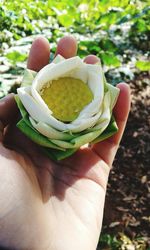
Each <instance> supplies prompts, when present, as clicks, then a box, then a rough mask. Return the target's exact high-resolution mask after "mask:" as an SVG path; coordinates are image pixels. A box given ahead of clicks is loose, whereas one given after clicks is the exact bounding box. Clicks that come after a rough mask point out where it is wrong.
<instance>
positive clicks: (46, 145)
mask: <svg viewBox="0 0 150 250" xmlns="http://www.w3.org/2000/svg"><path fill="white" fill-rule="evenodd" d="M17 92H18V95H16V97H15V99H16V102H17V105H18V108H19V109H20V113H21V116H22V119H21V120H20V121H19V122H18V123H17V127H18V128H19V129H20V130H21V131H22V132H23V133H24V134H25V135H26V136H28V137H29V138H30V139H31V140H32V141H34V142H36V143H37V144H39V145H41V146H42V149H43V151H44V152H45V153H46V154H47V155H48V156H49V157H51V158H52V159H55V160H61V159H64V158H66V157H68V156H70V155H71V154H73V153H74V152H75V151H76V150H78V149H79V148H80V147H81V146H83V145H84V144H87V143H91V144H92V143H97V142H99V141H102V140H104V139H106V138H108V137H110V136H112V135H113V134H114V133H116V131H117V129H118V128H117V124H116V122H115V119H114V118H113V115H112V110H113V107H114V105H115V103H116V100H117V97H118V95H119V89H118V88H116V87H114V86H112V85H110V84H108V83H107V82H106V80H105V77H104V74H103V71H102V68H101V65H100V64H95V65H91V64H86V63H84V62H83V61H82V60H81V59H80V58H79V57H78V56H76V57H72V58H69V59H65V58H63V57H62V56H60V55H58V56H57V57H56V58H55V59H54V61H53V62H52V63H51V64H49V65H47V66H45V67H44V68H42V69H41V70H40V71H39V72H38V73H37V72H34V71H32V70H26V71H25V74H24V77H23V81H22V86H21V87H20V88H18V90H17Z"/></svg>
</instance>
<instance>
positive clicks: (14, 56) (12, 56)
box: [5, 51, 27, 64]
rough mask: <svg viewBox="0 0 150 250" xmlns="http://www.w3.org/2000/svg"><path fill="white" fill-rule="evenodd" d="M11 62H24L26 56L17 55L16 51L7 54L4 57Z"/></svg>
mask: <svg viewBox="0 0 150 250" xmlns="http://www.w3.org/2000/svg"><path fill="white" fill-rule="evenodd" d="M5 56H6V57H7V58H8V59H9V60H10V61H11V62H13V63H14V64H16V63H17V62H24V61H25V60H26V59H27V55H26V54H22V53H19V52H18V51H13V52H9V53H7V54H6V55H5Z"/></svg>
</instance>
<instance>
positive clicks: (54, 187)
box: [0, 37, 130, 250]
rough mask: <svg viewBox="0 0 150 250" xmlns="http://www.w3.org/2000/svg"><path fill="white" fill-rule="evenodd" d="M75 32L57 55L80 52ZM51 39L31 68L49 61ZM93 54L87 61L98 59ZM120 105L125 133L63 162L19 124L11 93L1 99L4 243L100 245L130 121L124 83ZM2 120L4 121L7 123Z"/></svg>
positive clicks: (64, 249) (62, 249)
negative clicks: (110, 184)
mask: <svg viewBox="0 0 150 250" xmlns="http://www.w3.org/2000/svg"><path fill="white" fill-rule="evenodd" d="M76 47H77V46H76V41H75V40H74V39H73V38H72V37H65V38H63V39H61V40H60V42H59V43H58V46H57V51H56V54H58V53H59V54H61V55H63V56H64V57H65V58H68V57H72V56H75V55H76V50H77V49H76ZM49 56H50V49H49V44H48V42H47V40H46V39H44V38H37V39H36V40H35V41H34V43H33V45H32V47H31V51H30V55H29V59H28V68H30V69H34V70H36V71H38V70H40V69H41V68H42V67H43V66H45V65H46V64H47V63H48V61H49ZM98 60H99V59H98V58H97V57H95V56H88V57H86V58H85V62H86V63H91V64H94V63H97V62H98ZM118 87H119V88H120V90H121V91H120V96H119V98H118V101H117V104H116V106H115V109H114V114H115V117H116V121H117V124H118V126H119V132H118V133H117V134H116V135H115V136H113V137H111V138H110V139H107V140H105V141H103V142H101V143H98V144H96V145H94V146H92V147H84V148H82V149H80V150H79V151H77V152H76V153H75V154H74V155H73V156H71V157H69V158H68V159H65V160H63V161H60V162H58V163H56V162H53V161H51V160H50V159H48V158H46V157H45V156H44V155H43V154H42V153H41V149H40V147H38V146H37V145H35V144H34V143H33V142H31V141H30V140H29V139H28V138H26V137H25V136H24V135H23V134H21V132H20V131H18V130H17V129H16V127H15V125H14V124H13V122H14V120H15V119H16V117H17V113H18V110H17V107H16V105H15V102H14V99H13V96H12V95H10V96H8V97H6V98H4V99H3V100H2V101H1V102H0V120H1V122H2V124H3V125H4V126H6V125H8V124H9V128H8V129H7V130H5V134H3V136H2V137H3V144H4V145H5V146H6V145H7V146H9V147H11V148H13V149H15V151H14V150H10V149H7V148H6V147H4V146H3V144H2V143H1V144H0V183H1V185H0V245H4V246H6V247H12V248H15V249H36V250H38V249H41V250H46V249H47V250H55V249H56V250H57V249H58V250H70V249H71V250H74V249H76V250H77V249H78V250H80V249H82V250H84V249H85V250H95V249H96V246H97V243H98V238H99V234H100V230H101V224H102V218H103V208H104V201H105V192H106V185H107V180H108V175H109V170H110V167H111V165H112V162H113V160H114V157H115V154H116V151H117V148H118V145H119V142H120V139H121V137H122V134H123V130H124V127H125V124H126V120H127V116H128V112H129V107H130V93H129V88H128V86H127V85H125V84H119V85H118ZM2 124H1V126H2Z"/></svg>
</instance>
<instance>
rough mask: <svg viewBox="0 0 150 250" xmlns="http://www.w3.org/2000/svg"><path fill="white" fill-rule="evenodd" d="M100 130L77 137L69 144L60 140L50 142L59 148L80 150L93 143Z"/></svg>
mask: <svg viewBox="0 0 150 250" xmlns="http://www.w3.org/2000/svg"><path fill="white" fill-rule="evenodd" d="M100 133H101V130H97V131H93V132H90V133H87V134H85V135H81V136H78V137H77V138H74V139H72V140H71V141H70V142H65V141H61V140H51V142H53V143H54V144H56V145H57V146H59V147H62V148H65V149H69V148H80V147H81V146H83V145H85V144H87V143H89V142H91V141H93V140H94V139H95V138H96V137H97V136H99V135H100Z"/></svg>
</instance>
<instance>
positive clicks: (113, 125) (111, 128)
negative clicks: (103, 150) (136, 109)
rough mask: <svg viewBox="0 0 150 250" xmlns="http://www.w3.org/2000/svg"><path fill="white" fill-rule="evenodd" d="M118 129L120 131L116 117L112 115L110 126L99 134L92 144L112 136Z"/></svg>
mask: <svg viewBox="0 0 150 250" xmlns="http://www.w3.org/2000/svg"><path fill="white" fill-rule="evenodd" d="M117 131H118V126H117V123H116V122H115V119H114V117H112V119H111V121H110V123H109V125H108V127H107V128H106V129H105V131H104V132H103V133H102V134H101V135H100V136H98V137H97V138H96V139H95V140H93V141H92V144H95V143H97V142H100V141H103V140H105V139H107V138H109V137H110V136H112V135H114V134H116V132H117Z"/></svg>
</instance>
